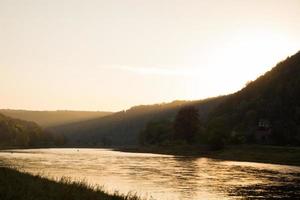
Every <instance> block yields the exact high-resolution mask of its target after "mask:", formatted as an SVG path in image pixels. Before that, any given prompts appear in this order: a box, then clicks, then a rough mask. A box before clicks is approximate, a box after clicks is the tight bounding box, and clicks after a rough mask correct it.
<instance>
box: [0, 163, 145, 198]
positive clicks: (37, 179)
mask: <svg viewBox="0 0 300 200" xmlns="http://www.w3.org/2000/svg"><path fill="white" fill-rule="evenodd" d="M0 199H1V200H16V199H22V200H139V198H138V197H136V196H134V195H127V196H122V195H119V194H117V193H116V194H113V195H109V194H107V193H105V192H104V191H103V190H101V188H97V187H92V186H90V185H87V184H86V183H84V182H72V181H70V180H69V179H66V178H63V179H61V180H59V181H52V180H48V179H46V178H43V177H41V176H33V175H30V174H28V173H23V172H19V171H17V170H15V169H10V168H4V167H0Z"/></svg>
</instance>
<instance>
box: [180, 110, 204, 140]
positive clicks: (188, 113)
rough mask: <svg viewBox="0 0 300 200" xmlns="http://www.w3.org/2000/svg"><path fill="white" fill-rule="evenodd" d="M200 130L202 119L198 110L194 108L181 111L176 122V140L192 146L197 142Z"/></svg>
mask: <svg viewBox="0 0 300 200" xmlns="http://www.w3.org/2000/svg"><path fill="white" fill-rule="evenodd" d="M199 130H200V119H199V113H198V110H197V109H196V108H195V107H194V106H187V107H183V108H182V109H180V110H179V112H178V113H177V115H176V118H175V121H174V139H175V140H183V141H186V142H187V143H189V144H192V143H194V142H195V137H196V134H198V132H199Z"/></svg>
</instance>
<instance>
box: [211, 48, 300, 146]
mask: <svg viewBox="0 0 300 200" xmlns="http://www.w3.org/2000/svg"><path fill="white" fill-rule="evenodd" d="M207 126H208V129H218V128H219V129H221V130H220V131H221V132H222V134H223V135H224V138H225V139H226V140H230V139H233V138H234V140H235V139H238V140H241V141H237V142H250V143H251V142H260V143H267V144H281V145H284V144H291V145H300V52H298V53H297V54H295V55H293V56H291V57H288V58H287V59H286V60H284V61H282V62H280V63H278V64H277V65H276V66H275V67H274V68H273V69H272V70H271V71H269V72H267V73H265V74H264V75H263V76H261V77H259V78H258V79H257V80H255V81H253V82H250V83H249V84H248V85H247V86H246V87H245V88H243V89H242V90H240V91H238V92H236V93H235V94H232V95H229V96H228V98H227V99H226V100H225V101H224V102H223V103H221V104H220V105H219V106H218V107H217V108H216V109H215V110H214V111H213V112H212V113H211V114H210V116H209V123H208V124H207Z"/></svg>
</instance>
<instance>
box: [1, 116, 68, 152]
mask: <svg viewBox="0 0 300 200" xmlns="http://www.w3.org/2000/svg"><path fill="white" fill-rule="evenodd" d="M62 143H63V138H62V137H53V136H52V135H51V133H49V132H45V131H44V130H43V129H42V128H41V127H40V126H38V125H37V124H36V123H34V122H28V121H24V120H19V119H13V118H10V117H7V116H5V115H3V114H0V147H29V146H44V145H54V144H62Z"/></svg>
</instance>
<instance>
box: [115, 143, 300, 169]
mask: <svg viewBox="0 0 300 200" xmlns="http://www.w3.org/2000/svg"><path fill="white" fill-rule="evenodd" d="M115 150H117V151H123V152H135V153H157V154H166V155H175V156H194V157H207V158H213V159H220V160H228V161H245V162H259V163H270V164H282V165H295V166H300V147H281V146H266V145H236V146H227V147H225V148H224V149H222V150H218V151H210V150H208V149H207V148H206V147H204V146H172V147H170V146H169V147H166V146H165V147H162V146H148V147H131V148H116V149H115Z"/></svg>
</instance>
